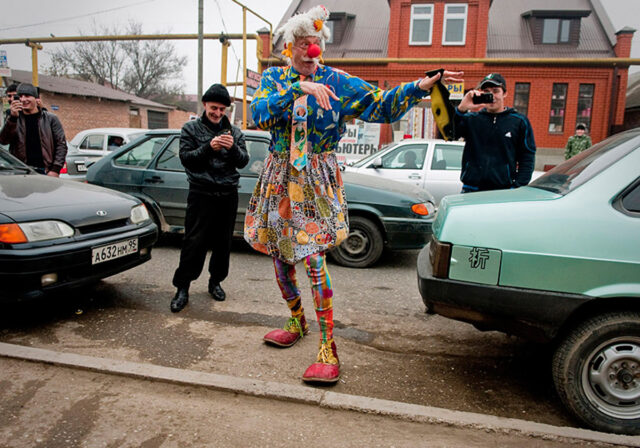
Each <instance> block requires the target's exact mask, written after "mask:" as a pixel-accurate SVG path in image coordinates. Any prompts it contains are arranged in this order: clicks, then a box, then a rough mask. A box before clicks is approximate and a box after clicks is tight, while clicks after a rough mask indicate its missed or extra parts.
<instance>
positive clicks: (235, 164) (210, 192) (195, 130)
mask: <svg viewBox="0 0 640 448" xmlns="http://www.w3.org/2000/svg"><path fill="white" fill-rule="evenodd" d="M202 104H203V105H204V112H203V114H202V116H201V117H199V118H198V119H196V120H191V121H187V122H186V123H185V124H184V125H183V126H182V133H181V134H180V161H181V162H182V165H183V166H184V169H185V171H186V173H187V178H188V179H189V195H188V197H187V215H186V217H185V224H184V227H185V229H184V243H183V244H182V250H181V251H180V264H179V265H178V269H176V272H175V274H174V275H173V285H174V286H175V287H176V288H177V292H176V295H175V296H174V298H173V299H172V300H171V311H172V312H174V313H177V312H178V311H180V310H182V309H183V308H184V307H185V306H186V305H187V302H188V301H189V285H190V284H191V282H192V281H193V280H195V279H197V278H198V277H199V276H200V272H202V267H203V265H204V260H205V257H206V256H207V250H208V249H211V250H212V253H211V259H210V260H209V294H211V297H213V299H214V300H218V301H223V300H225V299H226V293H225V292H224V290H223V289H222V286H221V285H220V283H221V282H222V281H223V280H224V279H225V278H227V275H228V274H229V257H230V255H231V239H232V237H233V227H234V226H235V223H236V213H237V211H238V184H239V179H240V174H239V173H238V168H242V167H244V166H246V165H247V163H248V162H249V155H248V154H247V148H246V146H245V142H244V135H243V134H242V131H241V130H240V129H239V128H238V127H236V126H232V125H231V123H230V122H229V119H228V118H227V116H226V115H225V111H226V109H227V107H229V106H230V105H231V98H230V97H229V92H228V91H227V88H226V87H225V86H223V85H222V84H213V85H212V86H211V87H209V89H208V90H207V91H206V92H205V93H204V95H202Z"/></svg>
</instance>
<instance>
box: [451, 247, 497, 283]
mask: <svg viewBox="0 0 640 448" xmlns="http://www.w3.org/2000/svg"><path fill="white" fill-rule="evenodd" d="M501 257H502V252H501V251H499V250H495V249H489V248H486V247H470V246H453V248H452V250H451V264H450V268H449V278H451V279H452V280H463V281H466V282H474V283H484V284H487V285H497V284H498V278H499V276H500V258H501Z"/></svg>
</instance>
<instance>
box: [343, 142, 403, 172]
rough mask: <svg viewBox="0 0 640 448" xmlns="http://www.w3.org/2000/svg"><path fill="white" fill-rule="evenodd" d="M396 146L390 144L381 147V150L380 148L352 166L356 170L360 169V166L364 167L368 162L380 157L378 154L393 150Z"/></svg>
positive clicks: (396, 144) (395, 144)
mask: <svg viewBox="0 0 640 448" xmlns="http://www.w3.org/2000/svg"><path fill="white" fill-rule="evenodd" d="M396 146H398V143H391V144H390V145H388V146H383V147H382V148H380V149H379V150H378V151H376V152H374V153H373V154H371V155H369V156H367V157H365V158H364V159H360V160H358V161H357V162H355V163H354V164H353V165H352V166H354V167H356V168H360V167H361V166H364V165H366V164H367V163H369V161H371V160H373V159H375V158H376V157H380V153H381V152H382V151H386V150H387V149H389V148H394V147H396Z"/></svg>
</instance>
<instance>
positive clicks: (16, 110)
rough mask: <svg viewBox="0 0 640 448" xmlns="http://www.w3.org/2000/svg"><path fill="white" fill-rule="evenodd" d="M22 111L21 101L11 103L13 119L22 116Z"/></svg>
mask: <svg viewBox="0 0 640 448" xmlns="http://www.w3.org/2000/svg"><path fill="white" fill-rule="evenodd" d="M21 110H22V101H20V100H13V101H11V109H10V111H11V115H12V116H13V117H17V116H18V115H20V111H21Z"/></svg>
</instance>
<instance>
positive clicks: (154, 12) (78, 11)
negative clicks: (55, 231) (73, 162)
mask: <svg viewBox="0 0 640 448" xmlns="http://www.w3.org/2000/svg"><path fill="white" fill-rule="evenodd" d="M239 1H240V2H241V3H243V4H245V5H246V6H247V7H249V8H250V9H252V10H253V11H255V12H256V13H258V14H259V15H261V16H262V17H263V18H265V19H266V20H268V21H269V22H271V23H272V25H273V28H274V31H275V28H276V27H277V25H278V23H279V22H280V19H281V18H282V15H283V14H284V12H285V11H286V9H287V7H288V6H289V4H290V2H291V0H239ZM344 1H348V0H344ZM601 2H602V4H603V5H604V7H605V9H606V10H607V13H608V14H609V18H610V19H611V22H612V23H613V26H614V28H615V29H616V31H617V30H619V29H621V28H623V27H625V26H629V27H632V28H635V29H637V30H638V32H636V33H635V35H634V39H633V46H632V50H631V51H632V54H631V57H634V58H640V0H601ZM560 3H561V0H559V4H560ZM2 9H3V14H2V15H1V16H0V38H4V39H10V38H19V37H44V36H50V35H51V34H53V35H54V36H74V35H79V34H87V35H89V34H95V32H94V29H95V23H97V24H99V25H108V26H113V25H116V24H122V25H123V26H124V25H126V23H127V22H128V21H130V20H133V21H137V22H140V23H142V26H143V33H145V34H153V33H175V34H179V33H197V30H198V1H197V0H111V1H110V2H104V1H98V0H20V1H18V2H11V6H10V7H9V6H8V5H6V4H4V5H3V6H2ZM9 11H11V12H12V13H11V14H10V13H9ZM27 12H28V13H27ZM265 26H268V25H267V24H266V23H265V22H264V21H262V20H260V19H259V18H257V17H255V16H254V15H253V14H251V13H249V12H248V13H247V32H248V33H255V32H256V31H257V30H258V29H259V28H262V27H265ZM222 31H225V32H228V33H242V8H241V7H240V6H238V5H237V4H236V3H234V2H232V1H231V0H205V1H204V32H205V33H220V32H222ZM174 43H175V46H176V48H177V51H178V52H179V53H180V54H184V55H186V56H187V57H188V62H187V65H186V66H185V69H184V72H183V73H184V84H185V87H186V89H185V90H186V92H187V93H195V92H196V89H197V79H198V76H197V48H198V46H197V45H198V44H197V41H196V40H193V41H190V40H189V41H174ZM55 45H59V44H45V47H44V50H43V51H40V52H39V56H38V58H39V65H40V67H41V69H42V68H43V67H45V66H46V65H47V64H48V62H49V58H48V55H47V50H51V49H53V48H55ZM67 45H68V44H67ZM0 50H5V51H6V52H7V59H8V63H9V66H10V67H11V68H14V69H21V70H31V50H30V49H29V48H28V47H26V46H24V45H22V44H12V45H0ZM255 53H256V50H255V43H254V42H253V41H249V44H248V47H247V55H248V57H247V62H248V64H247V66H248V68H250V69H253V70H256V68H257V65H256V64H257V62H256V57H255ZM241 58H242V41H241V40H239V41H232V49H230V50H229V70H228V74H227V80H228V81H233V80H234V79H235V78H236V73H237V67H238V62H237V61H238V60H239V59H241ZM220 60H221V55H220V44H219V43H218V41H213V40H212V41H205V43H204V73H203V85H204V88H205V89H206V88H207V87H208V86H209V85H210V84H212V83H214V82H219V81H220ZM631 71H632V72H634V71H640V66H635V67H632V68H631ZM238 76H240V78H239V80H242V78H241V75H240V74H239V75H238ZM239 93H240V92H239V91H238V94H239Z"/></svg>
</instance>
